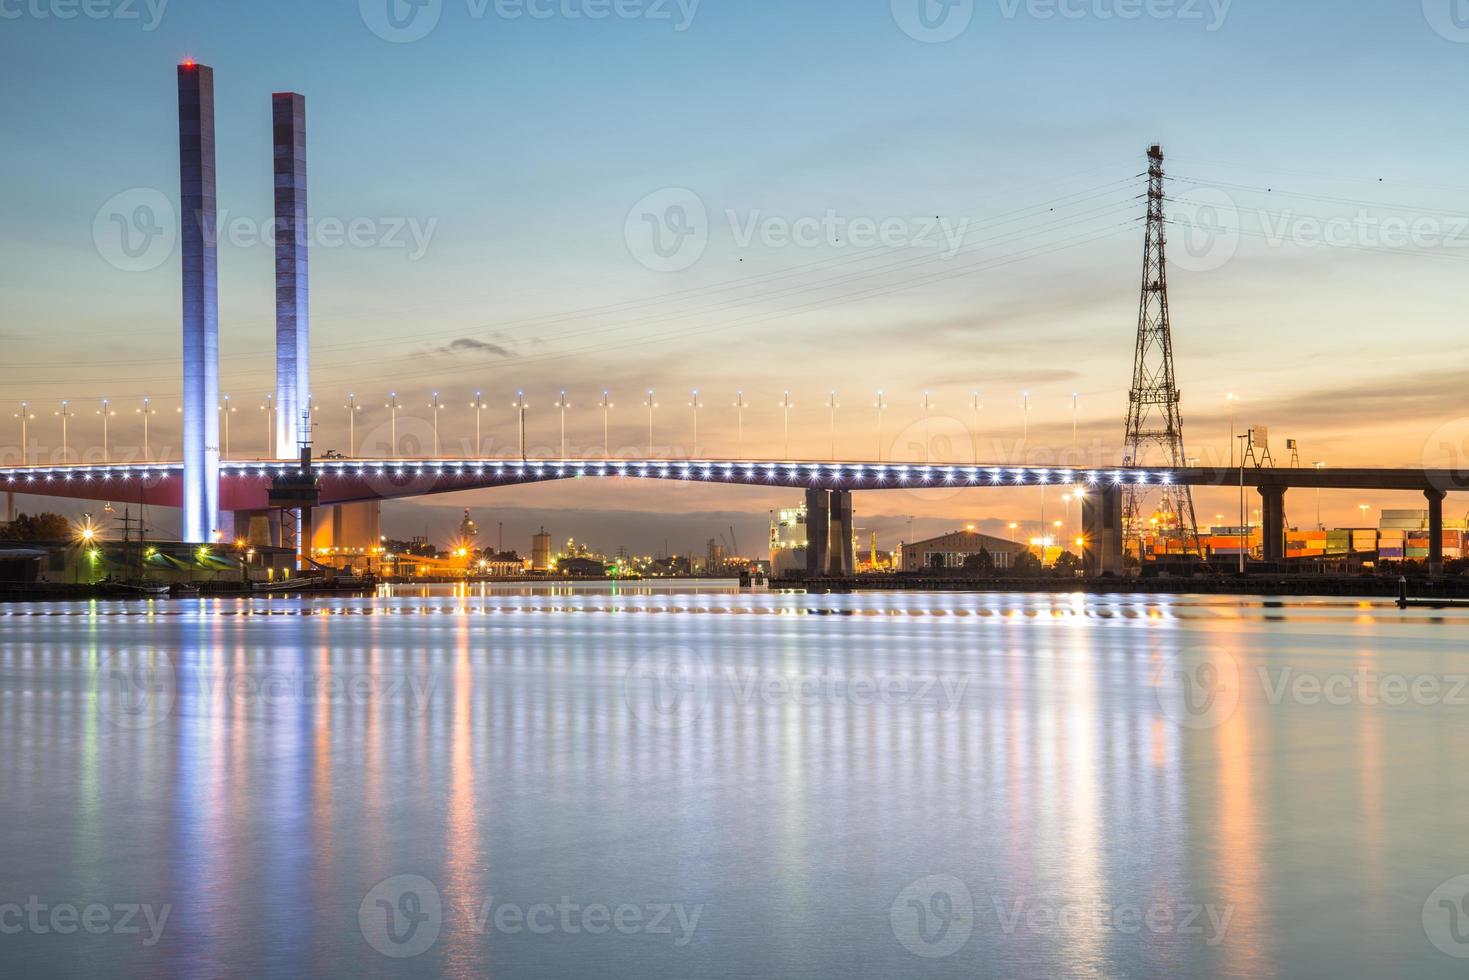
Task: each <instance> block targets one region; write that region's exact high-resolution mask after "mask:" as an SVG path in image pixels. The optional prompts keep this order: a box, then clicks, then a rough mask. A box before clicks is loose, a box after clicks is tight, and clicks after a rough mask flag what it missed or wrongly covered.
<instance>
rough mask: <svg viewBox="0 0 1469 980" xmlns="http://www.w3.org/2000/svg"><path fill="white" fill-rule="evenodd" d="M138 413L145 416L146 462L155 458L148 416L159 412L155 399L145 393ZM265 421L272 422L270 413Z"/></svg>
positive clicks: (144, 455)
mask: <svg viewBox="0 0 1469 980" xmlns="http://www.w3.org/2000/svg"><path fill="white" fill-rule="evenodd" d="M266 397H269V396H266ZM138 414H139V415H141V416H143V462H145V463H146V462H148V461H149V460H150V459H152V458H153V454H152V452H151V451H150V449H149V447H148V416H150V415H156V414H157V412H156V411H155V410H154V408H153V399H151V398H149V397H148V396H147V395H144V396H143V407H142V408H140V409H138ZM265 421H266V424H267V425H269V424H270V417H269V415H267V416H266V420H265Z"/></svg>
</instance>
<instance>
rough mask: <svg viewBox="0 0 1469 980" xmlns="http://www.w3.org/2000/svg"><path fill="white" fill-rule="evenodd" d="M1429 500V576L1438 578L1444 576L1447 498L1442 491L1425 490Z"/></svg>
mask: <svg viewBox="0 0 1469 980" xmlns="http://www.w3.org/2000/svg"><path fill="white" fill-rule="evenodd" d="M1423 496H1425V497H1427V498H1428V574H1429V575H1432V576H1434V577H1435V578H1437V577H1438V576H1440V575H1442V574H1443V501H1444V497H1446V496H1447V494H1445V493H1444V492H1443V491H1442V490H1424V491H1423Z"/></svg>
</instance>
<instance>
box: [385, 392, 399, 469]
mask: <svg viewBox="0 0 1469 980" xmlns="http://www.w3.org/2000/svg"><path fill="white" fill-rule="evenodd" d="M383 407H384V408H386V409H387V410H388V439H389V440H390V441H391V442H392V446H391V447H390V448H389V449H388V458H389V459H397V458H398V393H397V392H396V391H390V392H388V403H387V404H386V405H384V406H383Z"/></svg>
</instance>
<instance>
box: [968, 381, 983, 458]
mask: <svg viewBox="0 0 1469 980" xmlns="http://www.w3.org/2000/svg"><path fill="white" fill-rule="evenodd" d="M969 408H970V410H971V411H972V412H973V413H974V439H973V442H974V462H975V464H976V465H977V464H978V463H979V410H980V409H982V408H984V405H982V404H980V401H979V392H977V391H971V392H970V393H969Z"/></svg>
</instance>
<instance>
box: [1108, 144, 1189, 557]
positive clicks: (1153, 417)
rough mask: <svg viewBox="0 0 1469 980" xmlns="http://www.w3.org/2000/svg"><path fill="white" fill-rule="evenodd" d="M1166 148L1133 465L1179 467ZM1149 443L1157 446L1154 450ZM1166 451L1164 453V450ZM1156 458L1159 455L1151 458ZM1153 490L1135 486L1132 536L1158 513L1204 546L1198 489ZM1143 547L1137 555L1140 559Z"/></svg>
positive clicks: (1135, 405)
mask: <svg viewBox="0 0 1469 980" xmlns="http://www.w3.org/2000/svg"><path fill="white" fill-rule="evenodd" d="M1164 197H1165V194H1164V190H1163V149H1162V147H1159V146H1152V147H1150V148H1149V149H1148V231H1147V240H1146V242H1145V244H1144V246H1143V287H1142V298H1141V300H1140V302H1139V303H1138V318H1137V352H1136V354H1135V355H1134V359H1133V367H1132V391H1131V393H1130V394H1129V395H1128V407H1127V437H1126V440H1125V445H1126V451H1127V455H1126V458H1125V460H1124V462H1125V463H1127V464H1128V465H1135V466H1146V465H1164V466H1171V467H1175V468H1176V467H1180V466H1183V465H1184V463H1185V458H1184V453H1183V420H1182V418H1181V416H1180V414H1179V408H1178V405H1179V394H1178V384H1177V382H1176V381H1175V379H1174V375H1173V334H1172V328H1171V326H1170V324H1169V319H1168V261H1167V244H1168V236H1167V234H1166V231H1165V221H1164V216H1163V200H1164ZM1150 450H1151V452H1150ZM1159 450H1161V452H1160V451H1159ZM1150 460H1157V462H1151V461H1150ZM1152 493H1153V491H1152V490H1151V489H1150V488H1148V487H1139V486H1129V487H1128V490H1127V499H1126V502H1125V504H1124V507H1123V527H1124V531H1125V533H1126V534H1127V536H1128V537H1129V538H1134V537H1135V538H1137V539H1138V540H1139V541H1140V540H1141V537H1142V533H1143V531H1144V530H1145V529H1146V528H1147V527H1148V526H1149V525H1150V523H1151V521H1152V519H1153V516H1154V514H1156V515H1157V517H1158V525H1157V527H1158V532H1159V534H1160V536H1164V537H1171V538H1174V539H1175V540H1176V539H1180V538H1181V539H1182V540H1183V541H1184V543H1185V547H1186V548H1187V550H1188V551H1189V552H1191V553H1193V554H1200V552H1199V526H1198V522H1197V521H1196V520H1195V518H1194V497H1193V492H1192V491H1191V490H1190V489H1189V488H1188V487H1187V486H1183V487H1174V486H1167V485H1164V486H1162V488H1161V494H1160V499H1159V502H1158V507H1157V510H1156V511H1154V512H1151V513H1150V512H1149V511H1148V510H1147V501H1148V498H1149V497H1150V496H1151V495H1152ZM1141 554H1142V553H1141V549H1139V558H1141Z"/></svg>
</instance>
